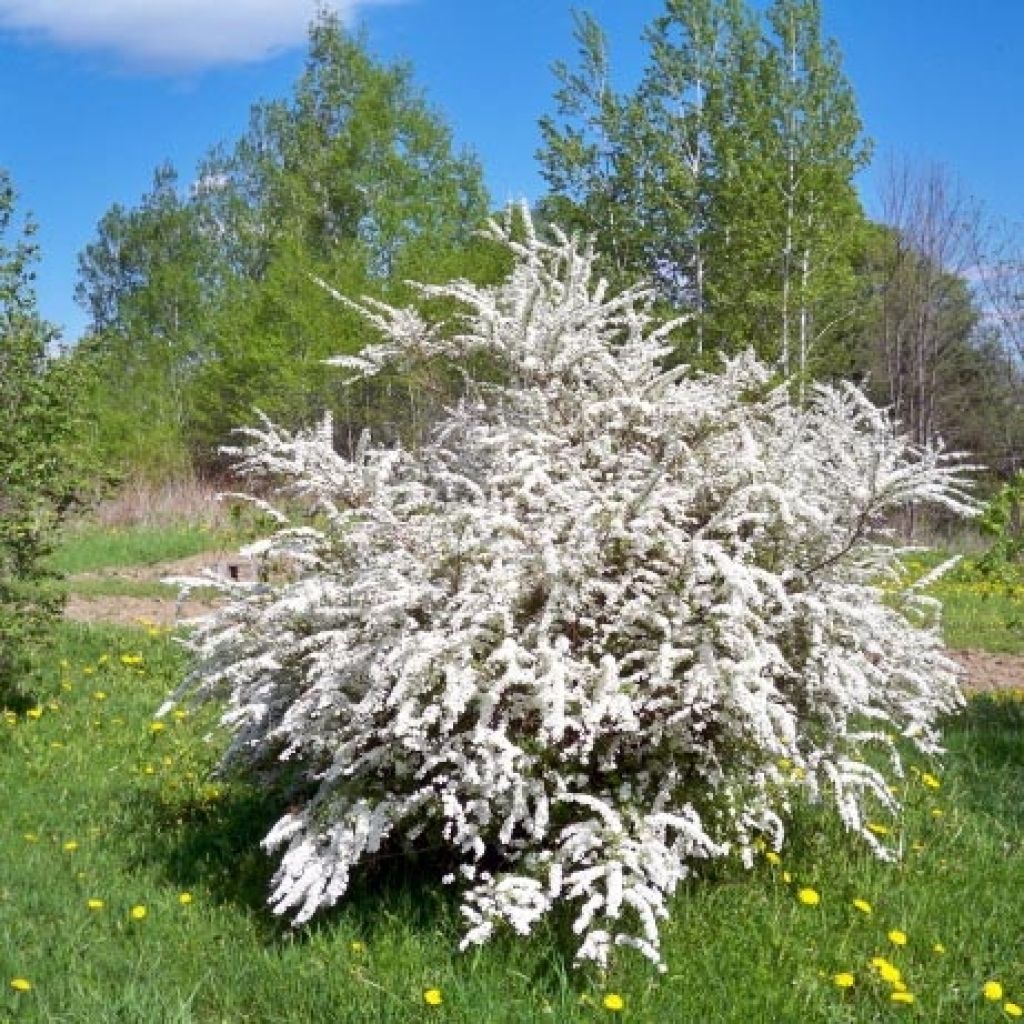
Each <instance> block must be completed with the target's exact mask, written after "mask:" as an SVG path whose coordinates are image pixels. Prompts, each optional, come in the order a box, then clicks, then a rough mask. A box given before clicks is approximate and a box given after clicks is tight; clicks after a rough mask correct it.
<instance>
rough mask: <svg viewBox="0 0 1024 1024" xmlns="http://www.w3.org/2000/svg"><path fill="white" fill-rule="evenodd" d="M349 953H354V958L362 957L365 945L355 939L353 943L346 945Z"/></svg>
mask: <svg viewBox="0 0 1024 1024" xmlns="http://www.w3.org/2000/svg"><path fill="white" fill-rule="evenodd" d="M348 948H349V951H350V952H352V953H354V954H355V955H356V956H362V955H363V953H365V952H366V943H365V942H360V941H359V940H358V939H356V940H355V941H354V942H350V943H349V944H348Z"/></svg>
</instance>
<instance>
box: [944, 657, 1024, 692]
mask: <svg viewBox="0 0 1024 1024" xmlns="http://www.w3.org/2000/svg"><path fill="white" fill-rule="evenodd" d="M949 653H950V654H951V655H952V657H953V658H954V660H956V661H958V662H959V663H960V666H961V668H963V670H964V674H965V677H966V680H965V685H966V686H967V688H968V689H970V690H1015V689H1024V655H1022V654H990V653H989V652H988V651H950V652H949Z"/></svg>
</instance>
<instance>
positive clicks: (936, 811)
mask: <svg viewBox="0 0 1024 1024" xmlns="http://www.w3.org/2000/svg"><path fill="white" fill-rule="evenodd" d="M945 815H946V812H945V811H944V810H943V809H942V808H941V807H933V808H932V817H933V818H943V817H945Z"/></svg>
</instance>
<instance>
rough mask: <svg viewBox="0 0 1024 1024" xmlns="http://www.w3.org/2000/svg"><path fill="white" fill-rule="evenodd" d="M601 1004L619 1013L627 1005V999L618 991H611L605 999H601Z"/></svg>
mask: <svg viewBox="0 0 1024 1024" xmlns="http://www.w3.org/2000/svg"><path fill="white" fill-rule="evenodd" d="M601 1005H602V1006H603V1007H604V1008H605V1009H606V1010H610V1011H611V1012H612V1013H618V1012H619V1011H620V1010H622V1009H623V1008H624V1007H625V1005H626V1001H625V999H623V998H622V996H620V995H619V993H618V992H609V993H608V994H607V995H606V996H605V997H604V999H602V1000H601Z"/></svg>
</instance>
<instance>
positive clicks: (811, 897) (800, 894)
mask: <svg viewBox="0 0 1024 1024" xmlns="http://www.w3.org/2000/svg"><path fill="white" fill-rule="evenodd" d="M796 898H797V899H798V900H799V901H800V902H801V903H802V904H803V905H804V906H805V907H816V906H817V905H818V904H819V903H820V902H821V896H820V895H819V893H818V891H817V890H816V889H811V888H809V887H807V888H803V889H799V890H797V894H796Z"/></svg>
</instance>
